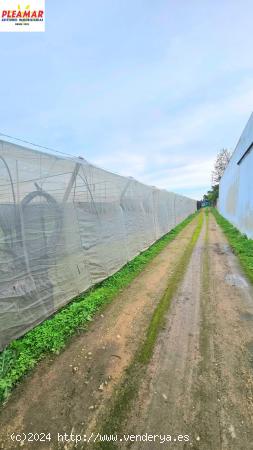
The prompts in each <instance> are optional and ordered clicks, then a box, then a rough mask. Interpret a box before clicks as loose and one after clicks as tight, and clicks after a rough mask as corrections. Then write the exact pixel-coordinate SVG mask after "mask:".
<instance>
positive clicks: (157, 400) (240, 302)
mask: <svg viewBox="0 0 253 450" xmlns="http://www.w3.org/2000/svg"><path fill="white" fill-rule="evenodd" d="M252 342H253V291H252V287H251V286H250V285H249V284H248V282H247V280H246V279H245V277H244V276H243V274H242V273H241V271H240V268H239V266H238V263H237V260H236V258H235V257H234V255H233V254H232V252H231V250H230V249H229V246H228V244H227V242H226V240H225V238H224V236H223V234H222V232H221V231H220V229H219V227H218V226H217V224H216V222H215V220H214V218H213V217H212V216H211V217H210V219H209V225H208V231H207V230H206V231H205V230H204V229H203V230H202V233H201V235H200V238H199V241H198V243H197V245H196V247H195V250H194V252H193V254H192V258H191V261H190V264H189V267H188V270H187V273H186V275H185V277H184V280H183V283H182V284H181V286H180V288H179V290H178V293H177V295H176V296H175V298H174V301H173V304H172V307H171V309H170V311H169V312H168V316H167V323H166V327H165V329H164V330H163V332H162V333H161V334H160V337H159V342H158V344H157V346H156V349H155V352H154V356H153V358H152V361H151V364H150V367H149V371H148V376H147V377H146V379H145V380H144V381H143V383H142V386H141V389H140V391H139V397H138V399H137V400H136V404H135V405H134V406H133V408H132V412H131V413H130V415H129V417H128V420H127V426H126V432H128V433H133V434H138V433H139V434H140V433H142V434H144V433H146V432H148V433H151V434H160V435H162V436H163V435H172V443H171V444H170V445H168V447H167V448H175V449H179V448H184V449H185V448H192V449H201V450H223V449H224V450H225V449H226V450H250V449H253V422H252V419H253V405H252V401H253V394H252V392H253V391H252V389H253V377H252V374H253V372H252V351H253V345H252ZM133 411H134V412H133ZM178 434H180V435H187V436H189V440H188V439H187V441H186V442H185V440H184V441H182V442H176V443H174V441H173V439H174V438H175V439H177V435H178ZM132 448H133V449H142V448H147V449H148V448H152V449H153V448H161V444H160V443H159V442H157V443H156V444H154V443H150V444H148V443H147V442H144V443H140V442H138V443H135V444H133V446H132Z"/></svg>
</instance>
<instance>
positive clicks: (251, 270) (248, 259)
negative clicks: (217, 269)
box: [211, 208, 253, 283]
mask: <svg viewBox="0 0 253 450" xmlns="http://www.w3.org/2000/svg"><path fill="white" fill-rule="evenodd" d="M211 211H212V213H213V215H214V217H215V219H216V222H217V223H218V225H220V227H221V229H222V230H223V232H224V234H225V236H226V237H227V240H228V242H229V244H230V246H231V248H232V250H233V252H234V254H235V255H237V256H238V258H239V261H240V264H241V266H242V268H243V270H244V272H245V273H246V275H247V276H248V278H249V279H250V281H251V282H252V283H253V239H248V238H247V236H246V235H245V234H241V233H240V231H239V230H238V229H237V228H235V227H234V226H233V225H232V224H231V223H230V222H229V221H228V220H226V219H224V217H222V216H221V215H220V214H219V212H218V211H217V209H215V208H212V209H211Z"/></svg>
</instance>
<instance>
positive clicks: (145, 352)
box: [95, 214, 203, 450]
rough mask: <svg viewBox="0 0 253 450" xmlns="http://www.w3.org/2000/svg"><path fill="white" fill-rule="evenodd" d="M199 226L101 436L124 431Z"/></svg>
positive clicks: (101, 444)
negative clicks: (131, 406)
mask: <svg viewBox="0 0 253 450" xmlns="http://www.w3.org/2000/svg"><path fill="white" fill-rule="evenodd" d="M202 224H203V214H200V215H199V219H198V223H197V226H196V228H195V230H194V232H193V235H192V237H191V239H190V241H189V243H188V244H187V246H186V248H185V250H184V252H183V255H182V256H181V258H180V259H179V261H178V262H177V264H176V266H175V268H174V271H173V273H172V275H171V276H170V278H169V280H168V285H167V288H166V291H165V293H164V295H163V296H162V298H161V300H160V302H159V303H158V305H157V306H156V308H155V310H154V313H153V315H152V318H151V321H150V324H149V327H148V329H147V332H146V336H145V338H144V340H143V342H142V343H141V345H140V348H139V349H138V350H137V352H136V354H135V356H134V359H133V361H132V363H131V364H130V366H129V367H128V368H127V369H126V373H125V376H124V379H123V382H122V383H121V387H120V388H119V389H118V391H117V393H116V395H115V397H114V398H113V400H112V405H111V408H110V409H109V412H108V411H107V413H106V417H104V418H103V419H102V426H101V431H100V434H101V435H102V436H103V435H110V434H114V433H119V432H120V430H121V429H122V428H123V424H124V421H125V420H126V417H127V413H128V412H129V409H130V405H131V403H132V402H133V400H134V399H135V398H136V395H137V394H138V389H139V386H140V383H141V381H142V380H143V377H144V376H145V373H146V370H147V367H148V363H149V362H150V359H151V357H152V355H153V350H154V346H155V343H156V340H157V337H158V334H159V332H160V330H161V328H162V326H163V325H165V317H166V312H167V311H168V308H169V306H170V303H171V300H172V298H173V296H174V294H175V293H176V291H177V289H178V286H179V284H180V282H181V280H182V279H183V276H184V274H185V272H186V270H187V267H188V264H189V261H190V258H191V255H192V252H193V249H194V246H195V244H196V242H197V239H198V237H199V234H200V231H201V228H202ZM95 447H98V448H103V449H107V450H109V449H114V448H115V444H114V443H113V442H99V443H97V445H96V446H95Z"/></svg>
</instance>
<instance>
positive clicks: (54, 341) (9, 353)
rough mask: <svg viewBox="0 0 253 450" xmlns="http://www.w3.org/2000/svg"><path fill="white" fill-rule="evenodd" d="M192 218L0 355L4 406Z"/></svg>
mask: <svg viewBox="0 0 253 450" xmlns="http://www.w3.org/2000/svg"><path fill="white" fill-rule="evenodd" d="M196 214H197V213H195V214H192V215H191V216H189V217H188V218H187V219H185V220H184V221H183V222H181V223H180V224H179V225H177V226H176V227H175V228H174V229H173V230H171V231H170V232H169V233H168V234H166V235H165V236H163V237H162V238H161V239H159V240H158V241H157V242H155V243H154V244H153V245H152V246H151V247H149V248H148V249H147V250H146V251H144V252H142V253H141V254H140V255H138V256H137V257H136V258H134V259H133V260H132V261H130V262H129V263H128V264H126V265H125V266H124V267H123V268H122V269H120V270H119V271H118V272H117V273H115V274H114V275H112V276H111V277H109V278H107V279H106V280H104V281H103V282H102V283H100V284H99V285H97V286H94V287H93V288H91V289H90V290H89V291H87V292H85V293H84V294H82V295H80V296H79V297H77V298H75V299H74V300H73V301H72V302H71V303H69V304H68V305H67V306H65V307H64V308H62V309H61V310H60V311H58V312H57V313H56V314H55V315H54V316H52V317H51V318H49V319H48V320H45V321H44V322H43V323H41V324H40V325H38V326H37V327H36V328H34V329H33V330H31V331H29V332H28V333H27V334H26V335H24V336H23V337H22V338H20V339H17V340H15V341H13V342H12V343H10V344H9V345H8V347H7V348H6V349H5V350H4V351H3V352H2V353H0V402H3V401H4V400H5V399H6V398H7V397H8V395H9V393H10V392H11V390H12V388H13V387H14V386H15V385H16V383H17V382H18V381H20V380H21V379H22V377H23V376H24V375H26V374H27V373H28V372H29V370H31V369H32V368H34V367H35V365H36V364H37V363H38V361H40V360H41V359H42V358H43V357H45V356H46V355H48V354H50V353H51V354H52V353H56V354H57V353H59V352H60V350H61V349H63V348H64V347H65V345H66V344H67V342H68V340H69V339H70V337H71V336H73V335H74V334H75V333H77V332H80V331H83V330H84V329H85V328H86V327H87V324H88V323H89V322H90V321H91V320H92V317H93V316H94V315H95V313H96V312H97V311H98V310H99V309H101V308H102V307H104V306H105V305H107V304H108V303H109V302H111V301H112V299H113V298H115V296H116V295H117V294H118V293H119V292H120V291H121V290H122V289H123V288H125V287H126V286H128V285H129V284H130V283H131V281H132V280H133V279H134V278H135V277H136V276H137V275H138V274H139V273H140V272H141V271H142V270H143V269H144V267H145V266H146V265H147V264H148V263H149V262H150V261H151V260H152V259H153V258H154V257H155V256H156V255H158V253H160V252H161V251H162V250H163V249H164V248H165V247H166V246H167V245H168V244H169V242H171V241H172V240H173V239H175V237H176V236H177V235H178V234H179V233H180V232H181V231H182V230H183V229H184V228H185V227H186V226H187V225H188V224H189V223H190V222H191V221H192V220H193V218H194V217H195V216H196Z"/></svg>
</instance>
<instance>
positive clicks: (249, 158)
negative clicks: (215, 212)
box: [218, 114, 253, 238]
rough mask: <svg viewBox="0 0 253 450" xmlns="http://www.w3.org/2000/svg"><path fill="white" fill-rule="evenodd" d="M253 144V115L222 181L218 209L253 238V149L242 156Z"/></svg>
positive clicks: (242, 231)
mask: <svg viewBox="0 0 253 450" xmlns="http://www.w3.org/2000/svg"><path fill="white" fill-rule="evenodd" d="M252 143H253V114H252V115H251V117H250V119H249V121H248V123H247V125H246V127H245V129H244V131H243V133H242V135H241V137H240V140H239V142H238V144H237V146H236V148H235V151H234V153H233V155H232V158H231V160H230V162H229V165H228V167H227V168H226V170H225V172H224V175H223V177H222V179H221V182H220V197H219V206H218V208H219V211H220V213H221V214H222V215H223V216H224V217H225V218H226V219H227V220H229V221H230V222H231V223H232V224H233V225H235V226H236V227H237V228H238V229H239V230H240V231H241V233H245V234H247V236H248V237H250V238H253V146H252V148H251V149H250V151H249V152H248V153H247V154H246V155H245V156H244V157H243V155H244V154H245V152H246V151H247V149H248V148H249V147H250V146H251V144H252ZM242 157H243V158H242ZM241 158H242V160H241V162H240V163H239V164H238V162H239V161H240V159H241Z"/></svg>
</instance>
